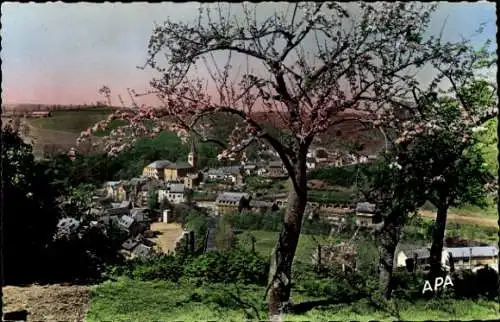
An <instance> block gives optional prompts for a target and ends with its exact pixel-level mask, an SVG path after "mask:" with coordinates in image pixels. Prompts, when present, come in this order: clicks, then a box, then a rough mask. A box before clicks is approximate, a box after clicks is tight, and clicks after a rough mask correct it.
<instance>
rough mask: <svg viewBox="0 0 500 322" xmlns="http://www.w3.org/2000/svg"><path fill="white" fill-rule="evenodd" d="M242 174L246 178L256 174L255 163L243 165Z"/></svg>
mask: <svg viewBox="0 0 500 322" xmlns="http://www.w3.org/2000/svg"><path fill="white" fill-rule="evenodd" d="M243 172H244V173H245V174H246V175H247V176H252V175H254V174H256V173H257V164H255V163H246V164H244V165H243Z"/></svg>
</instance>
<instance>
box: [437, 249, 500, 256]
mask: <svg viewBox="0 0 500 322" xmlns="http://www.w3.org/2000/svg"><path fill="white" fill-rule="evenodd" d="M445 250H446V251H447V252H449V253H451V256H452V257H453V258H469V257H490V256H497V255H498V249H497V248H496V247H493V246H476V247H450V248H448V247H447V248H445Z"/></svg>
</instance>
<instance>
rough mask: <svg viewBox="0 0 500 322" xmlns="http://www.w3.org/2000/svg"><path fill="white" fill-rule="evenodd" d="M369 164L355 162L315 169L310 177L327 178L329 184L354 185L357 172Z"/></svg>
mask: <svg viewBox="0 0 500 322" xmlns="http://www.w3.org/2000/svg"><path fill="white" fill-rule="evenodd" d="M368 166H369V165H368V164H364V163H362V164H354V165H346V166H342V167H324V168H319V169H314V170H313V171H311V173H310V175H309V179H313V180H325V181H326V182H328V184H329V185H332V186H342V187H352V185H353V184H355V183H356V178H357V175H356V174H357V173H358V171H360V169H361V168H366V167H368Z"/></svg>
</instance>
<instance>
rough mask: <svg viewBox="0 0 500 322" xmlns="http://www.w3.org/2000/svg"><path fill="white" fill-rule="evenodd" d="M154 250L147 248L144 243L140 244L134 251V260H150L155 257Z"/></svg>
mask: <svg viewBox="0 0 500 322" xmlns="http://www.w3.org/2000/svg"><path fill="white" fill-rule="evenodd" d="M153 253H154V252H153V248H152V247H150V246H146V245H144V244H143V243H139V244H138V245H137V246H135V247H134V249H133V250H132V258H148V257H150V256H151V255H153Z"/></svg>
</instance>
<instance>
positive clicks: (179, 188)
mask: <svg viewBox="0 0 500 322" xmlns="http://www.w3.org/2000/svg"><path fill="white" fill-rule="evenodd" d="M167 189H168V191H170V192H173V193H183V192H184V185H183V184H182V183H171V184H169V185H168V187H167Z"/></svg>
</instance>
